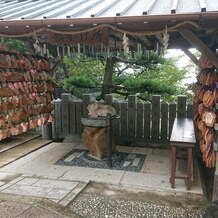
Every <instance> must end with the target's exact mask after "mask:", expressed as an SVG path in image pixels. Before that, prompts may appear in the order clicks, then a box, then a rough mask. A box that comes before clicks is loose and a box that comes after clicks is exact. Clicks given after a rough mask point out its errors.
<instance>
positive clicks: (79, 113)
mask: <svg viewBox="0 0 218 218" xmlns="http://www.w3.org/2000/svg"><path fill="white" fill-rule="evenodd" d="M82 109H83V102H82V100H79V101H77V103H76V133H78V134H80V133H82V131H83V125H82V123H81V117H82Z"/></svg>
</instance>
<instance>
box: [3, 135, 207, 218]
mask: <svg viewBox="0 0 218 218" xmlns="http://www.w3.org/2000/svg"><path fill="white" fill-rule="evenodd" d="M73 149H85V147H84V146H83V144H82V143H81V140H78V139H75V140H73V142H71V143H50V144H48V145H46V146H45V147H42V148H40V149H39V150H36V151H34V152H32V153H30V154H28V155H26V156H24V157H22V158H21V159H18V160H16V161H15V162H13V163H10V164H8V165H6V166H4V167H2V168H0V196H19V197H20V198H21V199H22V198H24V197H25V198H33V199H36V202H37V205H35V202H34V205H32V203H30V202H28V201H27V202H25V203H22V202H21V203H20V202H19V203H13V205H14V206H15V208H16V205H18V207H19V205H20V208H21V209H20V210H21V211H20V212H21V213H20V214H22V213H23V215H22V216H21V215H20V214H19V216H20V217H40V216H36V214H37V213H35V215H32V216H27V215H25V211H26V210H30V213H33V214H34V212H31V211H34V210H35V208H36V207H38V203H39V202H45V201H46V202H53V203H54V204H55V205H59V206H60V207H63V208H66V207H68V208H69V205H70V204H71V203H72V202H74V199H75V198H76V197H77V196H78V194H79V193H82V191H83V190H84V188H86V186H87V184H88V183H89V182H90V181H94V182H98V183H103V184H109V185H116V186H117V187H125V188H137V189H139V190H141V191H142V192H144V191H148V190H149V191H155V192H159V193H168V194H172V195H177V196H183V197H184V198H189V197H192V196H194V198H195V199H198V200H199V199H201V200H202V199H203V198H204V196H203V191H202V186H201V182H200V177H199V172H198V169H197V168H196V166H194V172H195V173H194V181H193V184H192V189H191V191H187V190H186V187H185V183H184V181H183V180H177V181H176V188H175V189H171V187H170V183H169V169H170V160H169V156H170V155H169V154H170V153H169V152H170V151H169V150H162V149H151V148H136V147H135V148H133V147H119V146H118V147H117V149H118V150H119V151H123V152H124V151H126V152H127V151H128V152H130V153H132V154H134V153H139V154H140V153H143V154H146V155H147V157H146V159H145V163H144V166H143V168H142V170H141V172H137V173H136V172H128V171H121V170H111V169H96V168H88V167H74V166H62V165H57V164H56V162H57V161H58V160H59V159H60V158H62V157H64V156H65V155H66V154H68V153H69V152H70V151H72V150H73ZM4 202H7V201H2V203H3V204H2V205H4ZM0 203H1V200H0ZM10 203H11V201H10V200H9V201H8V204H9V205H10ZM42 204H44V203H42ZM40 205H41V204H40ZM14 206H11V208H13V207H14ZM0 207H1V204H0ZM3 207H4V206H3ZM6 207H7V206H6ZM8 207H10V206H8ZM28 208H29V209H28ZM46 208H47V207H45V208H42V209H41V208H40V210H39V211H41V210H42V211H44V212H45V210H46ZM0 209H1V208H0ZM11 211H12V209H11ZM16 211H17V210H16ZM35 211H37V209H36V210H35ZM49 211H50V210H49ZM50 212H51V211H50ZM12 213H13V212H11V214H12ZM55 213H56V212H55ZM71 213H72V214H73V215H75V214H74V213H73V212H72V211H71ZM72 214H71V215H72ZM81 215H82V214H81ZM19 216H8V217H19ZM75 216H76V215H75ZM42 217H43V216H42ZM44 217H46V218H47V217H63V216H60V215H57V216H56V215H54V214H53V215H49V214H48V216H44ZM4 218H7V216H6V215H5V216H4Z"/></svg>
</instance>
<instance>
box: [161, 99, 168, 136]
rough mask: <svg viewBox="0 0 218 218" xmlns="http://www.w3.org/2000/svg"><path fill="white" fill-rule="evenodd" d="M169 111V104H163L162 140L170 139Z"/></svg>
mask: <svg viewBox="0 0 218 218" xmlns="http://www.w3.org/2000/svg"><path fill="white" fill-rule="evenodd" d="M168 111H169V105H168V104H167V103H162V104H161V139H165V140H166V139H167V137H168V118H169V117H168Z"/></svg>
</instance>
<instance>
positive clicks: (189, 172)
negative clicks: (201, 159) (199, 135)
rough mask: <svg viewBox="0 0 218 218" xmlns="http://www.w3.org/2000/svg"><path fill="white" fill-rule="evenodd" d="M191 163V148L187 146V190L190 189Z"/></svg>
mask: <svg viewBox="0 0 218 218" xmlns="http://www.w3.org/2000/svg"><path fill="white" fill-rule="evenodd" d="M192 164H193V157H192V148H188V163H187V190H191V178H192Z"/></svg>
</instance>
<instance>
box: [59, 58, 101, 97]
mask: <svg viewBox="0 0 218 218" xmlns="http://www.w3.org/2000/svg"><path fill="white" fill-rule="evenodd" d="M63 65H64V70H65V73H64V74H65V78H63V79H62V81H63V86H64V88H65V89H66V90H69V91H70V92H71V93H72V94H74V95H76V96H77V97H81V95H82V93H83V92H92V91H93V90H94V91H98V89H100V87H101V82H102V80H103V74H104V65H103V64H102V63H101V61H100V60H93V59H92V58H88V57H85V56H80V57H78V58H74V59H72V58H69V57H65V58H64V59H63ZM59 70H60V72H61V74H62V75H63V68H62V70H61V69H59ZM59 79H60V77H59Z"/></svg>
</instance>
